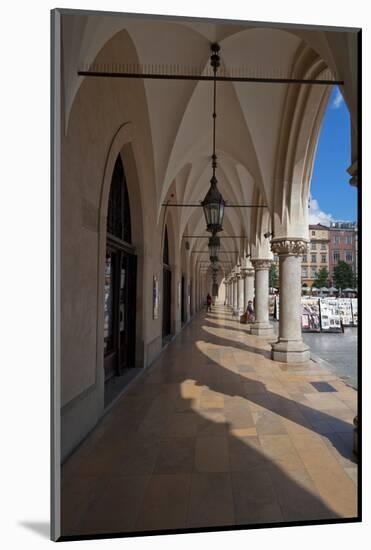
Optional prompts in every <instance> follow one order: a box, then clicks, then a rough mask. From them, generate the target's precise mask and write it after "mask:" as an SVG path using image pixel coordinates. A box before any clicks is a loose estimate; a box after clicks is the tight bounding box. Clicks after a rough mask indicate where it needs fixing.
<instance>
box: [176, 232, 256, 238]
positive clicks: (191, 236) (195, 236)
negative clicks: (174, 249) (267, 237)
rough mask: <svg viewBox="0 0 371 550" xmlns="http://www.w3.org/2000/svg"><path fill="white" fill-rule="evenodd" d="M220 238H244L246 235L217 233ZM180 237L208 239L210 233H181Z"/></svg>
mask: <svg viewBox="0 0 371 550" xmlns="http://www.w3.org/2000/svg"><path fill="white" fill-rule="evenodd" d="M218 237H219V238H220V239H246V238H247V237H246V235H219V233H218ZM182 239H210V235H183V237H182Z"/></svg>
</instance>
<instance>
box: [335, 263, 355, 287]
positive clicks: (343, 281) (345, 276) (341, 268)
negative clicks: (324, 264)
mask: <svg viewBox="0 0 371 550" xmlns="http://www.w3.org/2000/svg"><path fill="white" fill-rule="evenodd" d="M334 282H335V286H336V287H337V288H353V286H354V283H355V277H354V273H353V269H352V266H351V265H349V264H347V262H343V261H340V262H339V263H338V265H337V266H336V267H335V269H334Z"/></svg>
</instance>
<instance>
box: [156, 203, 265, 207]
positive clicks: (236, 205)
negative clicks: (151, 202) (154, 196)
mask: <svg viewBox="0 0 371 550" xmlns="http://www.w3.org/2000/svg"><path fill="white" fill-rule="evenodd" d="M161 206H168V207H169V206H175V207H177V208H195V207H197V208H202V204H187V203H185V204H180V203H178V204H167V203H166V202H163V203H162V204H161ZM224 208H268V206H267V205H266V204H225V205H224Z"/></svg>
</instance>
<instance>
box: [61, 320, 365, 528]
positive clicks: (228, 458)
mask: <svg viewBox="0 0 371 550" xmlns="http://www.w3.org/2000/svg"><path fill="white" fill-rule="evenodd" d="M196 321H197V320H196ZM203 322H204V320H203V319H201V323H200V324H201V326H202V323H203ZM201 326H199V325H198V323H197V322H196V323H191V324H190V325H189V326H188V327H186V328H185V330H184V333H183V338H182V339H180V338H179V339H176V340H174V341H173V342H172V343H171V344H170V345H169V347H168V349H167V350H166V351H165V353H164V354H163V355H162V356H161V357H160V358H159V360H158V361H156V363H155V364H154V365H153V367H151V368H150V369H149V371H148V373H147V374H145V375H144V376H143V377H142V378H141V379H140V380H139V381H136V382H134V384H133V386H132V387H131V388H129V391H128V392H127V393H126V394H125V395H124V396H123V397H122V398H121V399H119V400H118V402H117V403H116V404H115V405H114V407H113V409H112V411H110V413H108V415H107V416H106V417H105V418H104V419H103V421H102V422H101V423H100V424H99V425H98V427H97V428H96V430H94V431H93V433H92V435H91V436H90V437H89V438H87V440H85V442H84V443H83V444H82V445H81V446H80V447H79V449H78V450H77V452H76V453H75V454H74V455H72V457H71V458H70V459H69V460H68V461H67V462H66V464H65V465H64V467H63V469H62V491H61V493H62V534H63V535H65V536H70V537H74V536H84V535H91V534H109V533H114V532H116V533H117V532H119V533H122V534H123V535H124V534H125V533H131V534H133V533H137V532H138V534H145V533H146V532H147V533H148V532H151V531H153V530H165V531H169V532H171V531H172V530H179V529H188V530H191V529H194V528H212V527H221V526H225V527H228V526H238V525H246V526H252V525H258V524H261V523H265V524H270V523H271V524H274V523H277V522H278V523H282V522H285V523H289V522H294V521H303V522H305V521H311V520H317V521H321V520H322V521H326V520H331V519H336V518H340V517H355V515H356V511H355V508H354V506H355V505H354V502H353V501H352V499H351V498H349V502H347V501H346V499H345V501H344V488H343V487H341V486H339V484H334V485H332V486H331V487H330V488H329V487H328V486H327V488H328V494H327V493H326V494H323V493H322V494H321V493H320V492H319V490H318V486H320V485H321V484H320V481H318V483H314V481H313V478H312V477H311V476H310V475H309V474H308V471H307V470H306V468H305V467H304V466H303V463H302V461H301V459H300V456H299V454H298V452H297V450H296V449H295V448H294V446H293V445H292V444H291V443H290V441H289V438H288V436H287V432H283V431H281V430H280V429H277V430H276V429H275V428H274V426H276V424H275V423H274V421H273V424H271V427H272V426H273V434H274V433H276V436H278V437H275V436H273V437H272V433H270V432H269V430H268V433H267V435H266V436H264V435H263V436H261V437H260V438H258V437H257V435H256V433H257V432H256V423H255V420H254V419H253V417H252V413H251V409H250V406H249V404H248V402H247V396H246V393H245V389H246V387H245V386H246V383H247V384H250V386H249V388H248V390H249V393H248V399H249V402H250V403H252V404H253V405H254V406H256V409H255V410H256V411H259V407H260V406H261V407H263V408H264V409H266V410H267V411H268V413H269V412H278V413H279V414H280V415H282V416H284V417H285V418H287V419H289V420H292V421H293V422H294V423H297V424H299V425H302V426H305V427H307V426H308V422H307V421H304V420H303V419H305V417H304V411H305V410H307V412H308V413H310V411H311V410H312V413H318V412H319V411H313V409H310V408H309V407H304V408H300V411H298V410H297V408H296V407H294V405H295V403H294V401H293V400H290V399H287V398H285V397H282V396H280V395H278V394H275V393H274V392H269V391H267V390H266V388H264V384H262V383H261V382H259V381H256V380H253V379H248V378H246V376H244V377H243V379H242V377H241V376H239V375H238V374H236V373H234V372H231V371H229V370H227V369H226V368H224V367H222V366H221V365H220V364H219V363H218V360H217V358H215V357H214V358H210V357H209V356H206V355H205V354H204V353H203V352H201V351H200V350H199V349H198V347H197V345H195V342H199V336H200V329H201ZM206 337H207V343H208V344H212V345H215V346H216V348H215V349H214V350H213V351H214V353H215V354H216V355H217V354H218V349H217V347H223V348H224V353H225V348H228V347H229V348H230V349H231V352H233V347H235V346H232V347H231V342H230V341H229V340H225V339H223V338H219V337H216V336H212V335H210V334H209V333H207V335H206ZM192 341H193V345H191V342H192ZM184 342H187V343H188V345H187V346H184ZM237 349H238V346H237ZM243 349H244V350H245V351H246V349H245V348H243ZM179 351H181V353H179ZM247 368H249V367H248V366H247ZM192 381H195V382H192ZM208 388H210V389H211V390H213V391H214V392H218V393H221V394H223V396H224V398H225V400H226V401H225V403H224V404H223V407H220V404H219V403H218V402H217V400H215V397H212V396H211V397H210V396H209V397H208ZM251 390H256V393H254V392H251V393H250V391H251ZM259 392H261V393H259ZM236 397H240V398H242V399H241V400H239V402H238V403H237V405H236V399H235V398H236ZM203 398H204V406H203V404H202V399H203ZM198 399H201V401H200V405H199V406H200V408H198V409H196V408H195V407H196V403H197V401H198ZM208 399H209V401H208ZM213 399H214V402H213ZM244 401H246V405H245V406H244ZM269 403H272V404H271V405H270V404H269ZM273 404H274V405H273ZM297 405H298V406H299V405H300V404H297ZM299 413H302V415H301V416H300V414H299ZM263 416H264V415H263ZM315 416H316V415H315ZM320 417H321V418H322V417H323V418H325V419H327V420H329V419H331V418H332V419H333V417H331V416H330V415H326V414H322V413H320ZM262 418H263V417H262ZM270 420H271V419H270ZM263 422H264V418H263ZM258 427H259V426H258ZM262 427H263V428H264V426H263V425H261V426H260V427H259V429H260V428H262ZM310 429H313V431H315V432H316V433H320V432H318V431H316V430H315V428H313V426H311V428H310ZM262 433H263V434H264V429H263V432H262ZM254 434H255V435H254ZM317 451H318V449H317ZM313 460H317V459H316V457H314V459H313ZM319 460H321V459H320V458H319ZM313 475H317V474H313ZM318 475H319V476H323V472H319V473H318ZM344 475H345V477H346V474H344ZM320 479H322V477H320V478H319V480H320ZM349 482H350V480H349ZM350 483H351V482H350ZM340 485H341V484H340ZM339 491H340V493H339ZM339 494H341V498H339ZM329 503H330V504H329ZM341 506H343V508H341ZM139 532H140V533H139Z"/></svg>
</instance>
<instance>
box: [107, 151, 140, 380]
mask: <svg viewBox="0 0 371 550" xmlns="http://www.w3.org/2000/svg"><path fill="white" fill-rule="evenodd" d="M136 281H137V256H136V254H135V248H134V247H133V246H132V245H131V220H130V204H129V195H128V190H127V185H126V179H125V172H124V167H123V163H122V160H121V156H120V155H119V156H118V158H117V161H116V163H115V167H114V170H113V175H112V183H111V189H110V196H109V205H108V215H107V241H106V263H105V282H104V378H105V383H106V389H107V383H108V382H110V381H112V379H113V378H114V377H117V376H121V375H123V374H124V373H125V372H127V370H128V369H130V368H132V367H134V366H135V326H136Z"/></svg>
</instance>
